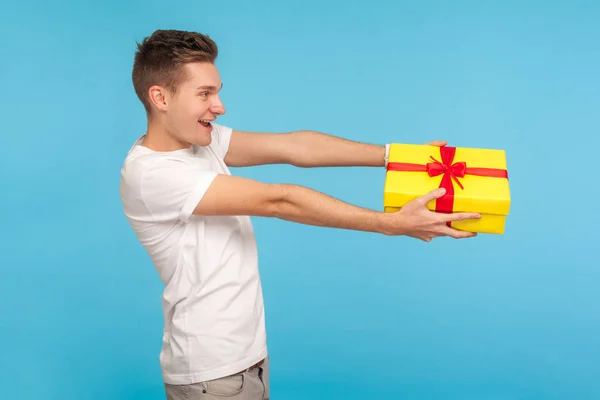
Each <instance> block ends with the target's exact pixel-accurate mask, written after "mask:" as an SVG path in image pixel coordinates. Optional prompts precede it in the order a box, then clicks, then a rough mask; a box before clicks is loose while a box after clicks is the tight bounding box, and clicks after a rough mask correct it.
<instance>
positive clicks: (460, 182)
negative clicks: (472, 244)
mask: <svg viewBox="0 0 600 400" xmlns="http://www.w3.org/2000/svg"><path fill="white" fill-rule="evenodd" d="M441 185H443V186H444V187H446V195H444V197H443V200H442V201H438V202H436V201H432V202H430V203H429V204H428V205H427V207H428V208H429V209H430V210H436V207H438V208H439V207H440V205H442V206H443V205H444V204H445V205H446V206H448V204H449V205H450V208H451V211H452V212H478V213H486V214H499V215H508V213H509V212H510V203H511V197H510V188H509V182H508V172H507V163H506V152H505V151H504V150H497V149H480V148H467V147H451V146H444V147H438V146H428V145H417V144H395V143H394V144H392V145H391V146H390V153H389V158H388V168H387V171H386V179H385V184H384V199H383V200H384V206H385V207H397V208H400V207H402V206H403V205H404V204H406V203H408V202H409V201H412V200H414V199H415V198H417V197H420V196H422V195H424V194H426V193H428V192H430V191H432V190H434V189H436V188H438V187H440V186H441ZM438 211H441V210H439V209H438ZM445 212H448V210H446V211H445Z"/></svg>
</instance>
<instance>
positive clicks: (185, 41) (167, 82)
mask: <svg viewBox="0 0 600 400" xmlns="http://www.w3.org/2000/svg"><path fill="white" fill-rule="evenodd" d="M136 43H137V42H136ZM218 53H219V51H218V48H217V44H216V43H215V42H214V41H213V40H212V39H211V38H210V37H208V36H207V35H203V34H201V33H198V32H187V31H180V30H157V31H155V32H154V33H152V35H151V36H149V37H146V38H144V40H143V41H142V43H137V51H136V53H135V58H134V62H133V72H132V80H133V88H134V89H135V93H136V94H137V96H138V98H139V99H140V101H141V102H142V104H143V105H144V108H145V109H146V112H147V113H150V110H151V107H150V101H149V99H148V89H150V87H151V86H152V85H163V86H165V87H166V88H167V89H168V90H169V91H171V92H172V93H176V92H177V87H178V86H179V84H180V83H181V82H182V81H184V80H185V76H184V74H183V70H182V67H183V65H184V64H185V63H191V62H209V63H214V62H215V60H216V58H217V55H218Z"/></svg>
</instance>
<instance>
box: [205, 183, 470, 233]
mask: <svg viewBox="0 0 600 400" xmlns="http://www.w3.org/2000/svg"><path fill="white" fill-rule="evenodd" d="M443 193H444V192H443V191H441V190H435V191H433V192H430V193H428V194H426V195H424V196H422V197H419V198H417V199H415V200H413V201H412V202H410V203H409V204H407V205H405V206H404V207H403V208H402V209H401V211H398V212H396V213H382V212H377V211H373V210H369V209H365V208H361V207H357V206H354V205H351V204H348V203H345V202H343V201H341V200H338V199H336V198H333V197H331V196H328V195H326V194H324V193H321V192H318V191H316V190H312V189H309V188H306V187H303V186H298V185H288V184H266V183H261V182H257V181H254V180H251V179H247V178H242V177H236V176H230V175H218V176H217V177H216V178H215V179H214V180H213V181H212V183H211V185H210V186H209V188H208V190H207V191H206V193H205V194H204V196H203V197H202V199H201V200H200V202H199V203H198V205H197V206H196V208H195V210H194V214H196V215H250V216H262V217H275V218H280V219H283V220H287V221H293V222H297V223H302V224H306V225H315V226H323V227H330V228H340V229H349V230H359V231H364V232H375V233H381V234H385V235H393V236H395V235H406V236H410V237H414V238H418V239H421V240H424V241H430V240H431V239H433V238H435V237H438V236H451V237H454V238H466V237H472V236H475V234H473V233H471V232H464V231H459V230H456V229H453V228H450V227H448V226H447V225H446V222H448V221H457V220H464V219H476V218H480V215H478V214H476V213H455V214H438V213H435V212H432V211H430V210H428V209H427V207H426V204H427V203H428V202H430V201H433V200H435V199H436V198H438V197H441V196H442V195H443Z"/></svg>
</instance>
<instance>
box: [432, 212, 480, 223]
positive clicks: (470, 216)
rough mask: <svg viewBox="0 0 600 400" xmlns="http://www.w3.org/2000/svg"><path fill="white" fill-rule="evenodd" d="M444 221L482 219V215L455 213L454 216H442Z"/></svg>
mask: <svg viewBox="0 0 600 400" xmlns="http://www.w3.org/2000/svg"><path fill="white" fill-rule="evenodd" d="M441 215H442V216H443V219H444V221H446V222H451V221H464V220H466V219H480V218H481V214H478V213H453V214H441Z"/></svg>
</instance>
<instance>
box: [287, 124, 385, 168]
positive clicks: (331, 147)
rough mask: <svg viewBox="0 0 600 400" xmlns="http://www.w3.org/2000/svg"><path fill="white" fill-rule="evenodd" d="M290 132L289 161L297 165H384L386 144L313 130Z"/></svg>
mask: <svg viewBox="0 0 600 400" xmlns="http://www.w3.org/2000/svg"><path fill="white" fill-rule="evenodd" d="M288 135H289V148H290V149H291V150H292V152H291V153H290V156H289V157H290V164H292V165H295V166H299V167H328V166H370V167H383V166H384V165H385V162H384V158H385V146H384V145H377V144H369V143H361V142H356V141H352V140H348V139H343V138H340V137H337V136H333V135H329V134H326V133H321V132H315V131H296V132H291V133H289V134H288Z"/></svg>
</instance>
